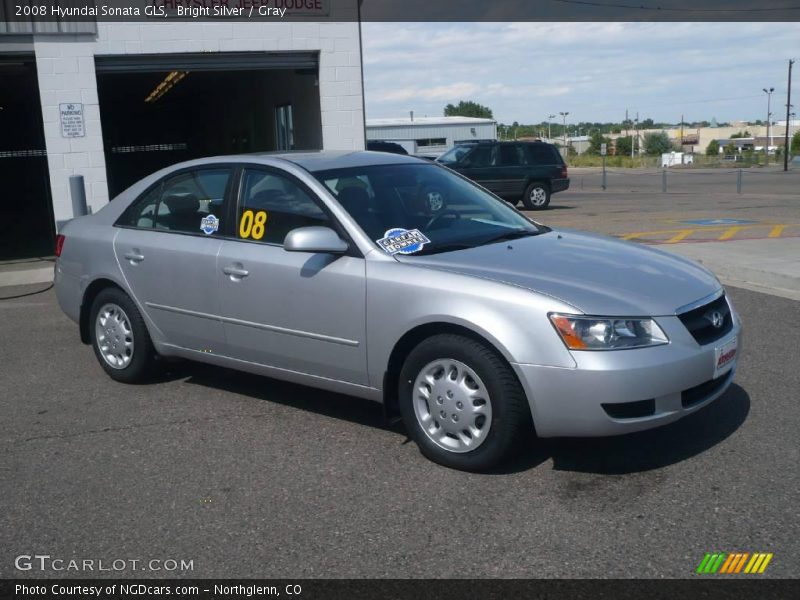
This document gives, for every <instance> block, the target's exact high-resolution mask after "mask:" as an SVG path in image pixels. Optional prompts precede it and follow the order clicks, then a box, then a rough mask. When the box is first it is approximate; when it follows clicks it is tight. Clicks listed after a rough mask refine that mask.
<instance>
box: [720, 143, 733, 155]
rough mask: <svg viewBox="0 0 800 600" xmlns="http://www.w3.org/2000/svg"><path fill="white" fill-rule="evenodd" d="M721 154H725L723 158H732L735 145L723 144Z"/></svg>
mask: <svg viewBox="0 0 800 600" xmlns="http://www.w3.org/2000/svg"><path fill="white" fill-rule="evenodd" d="M722 152H723V154H725V156H733V155H734V154H736V144H734V143H733V142H728V143H727V144H725V147H724V148H723V149H722Z"/></svg>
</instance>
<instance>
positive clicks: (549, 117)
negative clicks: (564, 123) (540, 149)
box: [547, 115, 556, 142]
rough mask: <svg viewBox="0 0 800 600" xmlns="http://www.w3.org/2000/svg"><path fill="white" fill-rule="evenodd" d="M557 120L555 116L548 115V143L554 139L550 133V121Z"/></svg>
mask: <svg viewBox="0 0 800 600" xmlns="http://www.w3.org/2000/svg"><path fill="white" fill-rule="evenodd" d="M555 118H556V116H555V115H547V141H548V142H549V141H550V140H552V139H553V134H552V132H551V131H550V121H552V120H553V119H555Z"/></svg>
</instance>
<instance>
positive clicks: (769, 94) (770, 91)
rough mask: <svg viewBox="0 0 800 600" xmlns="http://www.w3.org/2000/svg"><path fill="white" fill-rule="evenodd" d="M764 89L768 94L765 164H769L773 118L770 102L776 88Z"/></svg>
mask: <svg viewBox="0 0 800 600" xmlns="http://www.w3.org/2000/svg"><path fill="white" fill-rule="evenodd" d="M762 89H763V92H764V93H765V94H766V95H767V139H766V141H765V142H764V166H767V165H768V164H769V146H770V144H769V138H770V135H769V126H770V121H771V120H772V112H771V110H770V102H771V101H772V92H774V91H775V88H774V87H771V88H769V89H767V88H762Z"/></svg>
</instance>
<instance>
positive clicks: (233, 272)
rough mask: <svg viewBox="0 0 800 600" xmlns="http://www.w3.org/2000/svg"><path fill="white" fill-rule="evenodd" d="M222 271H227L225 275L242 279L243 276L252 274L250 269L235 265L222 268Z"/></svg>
mask: <svg viewBox="0 0 800 600" xmlns="http://www.w3.org/2000/svg"><path fill="white" fill-rule="evenodd" d="M222 272H223V273H225V275H230V277H231V279H242V278H243V277H247V276H248V275H250V271H248V270H247V269H243V268H241V267H237V266H234V265H231V266H229V267H225V268H224V269H222Z"/></svg>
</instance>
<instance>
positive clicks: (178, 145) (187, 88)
mask: <svg viewBox="0 0 800 600" xmlns="http://www.w3.org/2000/svg"><path fill="white" fill-rule="evenodd" d="M318 62H319V60H318V55H317V54H316V53H260V52H259V53H256V52H253V53H251V52H242V53H218V54H161V55H140V56H119V57H97V58H96V67H97V91H98V96H99V100H100V118H101V122H102V127H103V138H104V139H103V142H104V150H105V157H106V168H107V174H108V184H109V194H110V195H111V197H112V198H113V197H114V196H115V195H117V194H118V193H119V192H121V191H123V190H124V189H125V188H127V187H128V186H129V185H131V184H132V183H134V182H136V181H137V180H139V179H141V178H142V177H144V176H146V175H149V174H150V173H153V172H154V171H157V170H158V169H161V168H162V167H166V166H169V165H172V164H174V163H177V162H181V161H184V160H190V159H193V158H200V157H204V156H215V155H220V154H235V153H248V152H263V151H271V150H318V149H320V148H322V119H321V113H320V99H319V81H318V73H319V67H318Z"/></svg>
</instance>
